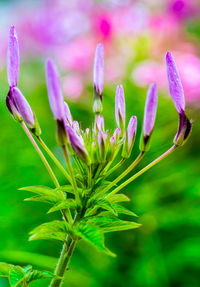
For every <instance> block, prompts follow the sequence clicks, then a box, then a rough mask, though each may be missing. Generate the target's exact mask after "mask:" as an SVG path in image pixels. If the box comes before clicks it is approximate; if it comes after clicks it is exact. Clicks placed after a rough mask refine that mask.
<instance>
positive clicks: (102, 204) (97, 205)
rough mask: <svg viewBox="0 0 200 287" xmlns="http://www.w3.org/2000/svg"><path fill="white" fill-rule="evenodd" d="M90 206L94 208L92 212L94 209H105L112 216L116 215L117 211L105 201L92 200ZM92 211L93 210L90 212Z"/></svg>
mask: <svg viewBox="0 0 200 287" xmlns="http://www.w3.org/2000/svg"><path fill="white" fill-rule="evenodd" d="M92 205H93V206H94V208H93V209H94V210H96V208H102V209H105V210H107V211H110V212H111V213H113V214H114V215H117V211H116V209H115V208H114V207H113V206H112V204H111V203H110V202H109V201H108V200H106V199H103V198H102V199H100V200H94V201H93V202H92ZM92 211H93V210H92ZM92 211H91V212H92Z"/></svg>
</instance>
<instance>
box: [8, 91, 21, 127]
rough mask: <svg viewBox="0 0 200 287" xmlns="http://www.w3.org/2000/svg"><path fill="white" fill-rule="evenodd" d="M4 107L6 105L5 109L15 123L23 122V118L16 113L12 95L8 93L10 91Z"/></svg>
mask: <svg viewBox="0 0 200 287" xmlns="http://www.w3.org/2000/svg"><path fill="white" fill-rule="evenodd" d="M6 105H7V108H8V110H9V112H10V113H11V114H12V116H13V117H14V119H15V120H16V121H17V122H22V121H23V118H22V116H21V115H20V113H19V112H18V110H17V107H16V105H15V102H14V100H13V97H12V94H11V93H10V91H9V92H8V95H7V97H6Z"/></svg>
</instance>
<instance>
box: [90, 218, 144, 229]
mask: <svg viewBox="0 0 200 287" xmlns="http://www.w3.org/2000/svg"><path fill="white" fill-rule="evenodd" d="M88 222H91V223H92V224H95V225H97V226H98V227H100V228H101V230H102V231H103V232H114V231H123V230H129V229H134V228H138V227H139V226H141V224H138V223H136V222H132V221H125V220H120V219H118V218H112V217H106V216H102V217H101V216H98V217H93V218H91V219H89V220H88Z"/></svg>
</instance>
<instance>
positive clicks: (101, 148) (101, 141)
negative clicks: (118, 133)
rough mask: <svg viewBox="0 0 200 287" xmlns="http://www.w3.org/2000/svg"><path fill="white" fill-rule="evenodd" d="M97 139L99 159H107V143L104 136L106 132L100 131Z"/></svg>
mask: <svg viewBox="0 0 200 287" xmlns="http://www.w3.org/2000/svg"><path fill="white" fill-rule="evenodd" d="M97 141H98V148H99V161H100V162H102V161H104V160H105V155H106V143H105V138H104V134H103V132H102V131H99V134H98V138H97Z"/></svg>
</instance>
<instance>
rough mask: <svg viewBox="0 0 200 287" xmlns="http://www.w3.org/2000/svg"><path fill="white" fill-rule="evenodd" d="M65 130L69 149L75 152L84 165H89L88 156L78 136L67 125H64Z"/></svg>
mask: <svg viewBox="0 0 200 287" xmlns="http://www.w3.org/2000/svg"><path fill="white" fill-rule="evenodd" d="M66 130H67V133H68V136H69V142H70V144H71V147H72V148H73V150H74V151H75V153H76V154H77V155H78V156H79V157H80V158H81V159H82V160H83V161H84V162H85V163H86V164H89V163H90V159H89V156H88V152H87V150H86V148H85V146H84V144H83V142H82V140H81V139H80V138H79V136H78V135H77V134H76V133H75V131H74V130H73V129H72V128H71V127H70V126H68V125H66Z"/></svg>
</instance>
